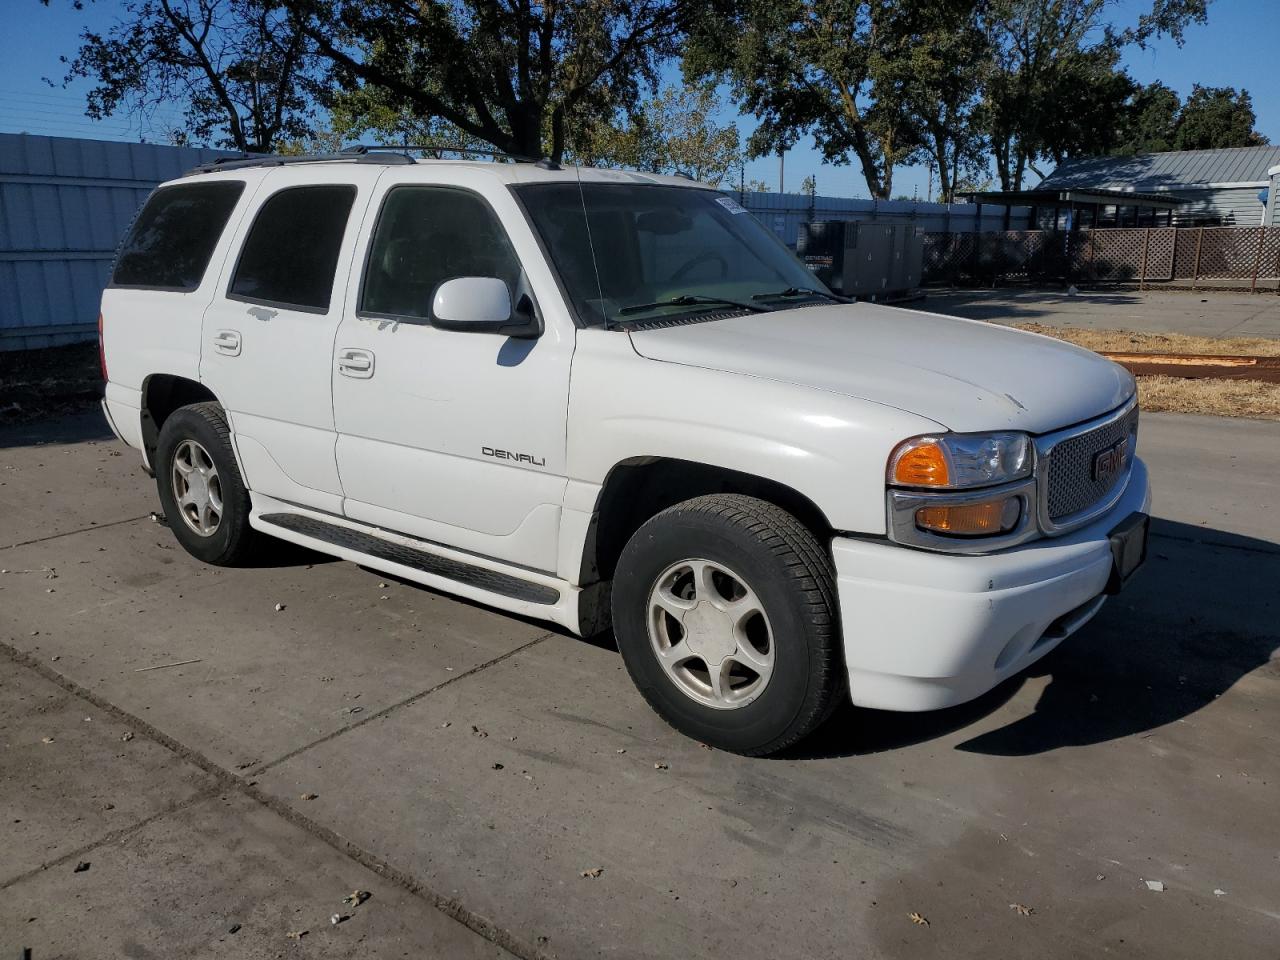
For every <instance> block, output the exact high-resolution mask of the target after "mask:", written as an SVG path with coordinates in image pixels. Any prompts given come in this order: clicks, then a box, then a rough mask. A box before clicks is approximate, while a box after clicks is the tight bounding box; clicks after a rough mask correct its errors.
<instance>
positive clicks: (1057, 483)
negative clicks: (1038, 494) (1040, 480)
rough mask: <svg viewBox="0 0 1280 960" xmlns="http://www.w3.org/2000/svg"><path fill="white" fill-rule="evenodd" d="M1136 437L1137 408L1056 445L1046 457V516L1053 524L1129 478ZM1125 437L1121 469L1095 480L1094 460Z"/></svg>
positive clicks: (1103, 495)
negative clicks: (1125, 449)
mask: <svg viewBox="0 0 1280 960" xmlns="http://www.w3.org/2000/svg"><path fill="white" fill-rule="evenodd" d="M1137 435H1138V408H1137V407H1136V406H1135V407H1134V408H1133V410H1131V411H1130V412H1129V413H1128V414H1127V415H1126V416H1124V417H1122V418H1121V419H1119V420H1115V421H1113V422H1111V423H1107V424H1103V425H1102V426H1100V427H1098V428H1096V429H1094V430H1088V431H1086V432H1084V433H1080V434H1077V435H1076V436H1074V437H1068V438H1066V439H1065V440H1062V441H1060V442H1059V443H1057V444H1056V445H1055V446H1054V447H1053V448H1052V449H1051V450H1050V451H1049V454H1048V467H1047V470H1048V483H1047V485H1046V486H1047V493H1048V514H1049V519H1050V520H1052V521H1054V522H1055V523H1056V522H1057V521H1059V520H1062V519H1064V518H1066V517H1071V516H1074V515H1075V514H1077V513H1080V512H1081V511H1083V510H1088V509H1089V508H1090V507H1091V506H1093V505H1094V504H1095V503H1097V502H1098V501H1099V500H1101V499H1102V498H1103V497H1105V496H1106V495H1107V494H1108V493H1109V492H1110V491H1111V490H1113V489H1114V488H1115V486H1116V484H1118V483H1123V482H1124V480H1125V478H1126V477H1128V476H1129V467H1130V465H1131V464H1132V462H1133V456H1134V453H1135V449H1134V448H1135V447H1136V445H1137ZM1125 437H1129V448H1128V451H1127V454H1126V457H1125V462H1124V464H1123V466H1122V468H1121V469H1120V470H1118V471H1116V473H1115V475H1114V476H1111V477H1106V478H1104V479H1101V480H1099V479H1095V478H1094V476H1093V464H1094V458H1095V457H1097V455H1098V454H1100V453H1102V452H1103V451H1104V450H1109V449H1111V448H1112V447H1114V446H1115V445H1116V444H1117V443H1119V442H1120V441H1121V440H1123V439H1124V438H1125Z"/></svg>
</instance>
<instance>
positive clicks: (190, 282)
mask: <svg viewBox="0 0 1280 960" xmlns="http://www.w3.org/2000/svg"><path fill="white" fill-rule="evenodd" d="M243 192H244V182H243V181H240V180H223V181H221V182H216V183H192V184H183V185H182V186H177V187H165V188H163V189H161V190H157V191H156V192H155V193H153V194H151V197H150V199H148V200H147V203H146V205H145V206H144V207H143V208H142V211H141V212H140V213H139V214H138V217H137V219H136V220H134V221H133V227H132V228H131V229H130V230H129V235H128V236H127V237H125V240H124V243H123V244H122V245H121V247H120V256H119V257H117V258H116V268H115V272H114V273H113V274H112V275H111V285H112V286H114V287H151V288H158V289H162V290H184V291H189V290H194V289H195V288H196V287H198V286H200V281H201V279H202V278H203V277H204V271H205V268H207V267H208V266H209V258H210V257H212V256H213V248H214V247H215V246H217V244H218V238H219V237H221V236H222V230H223V228H224V227H226V225H227V220H228V219H230V217H231V211H232V210H233V209H235V205H236V201H237V200H239V199H240V194H241V193H243Z"/></svg>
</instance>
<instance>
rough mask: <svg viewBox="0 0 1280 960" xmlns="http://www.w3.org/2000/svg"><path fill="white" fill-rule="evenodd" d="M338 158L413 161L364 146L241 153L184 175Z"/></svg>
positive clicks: (378, 161)
mask: <svg viewBox="0 0 1280 960" xmlns="http://www.w3.org/2000/svg"><path fill="white" fill-rule="evenodd" d="M340 160H342V161H346V162H348V163H377V164H384V165H387V166H393V165H395V166H398V165H400V164H404V163H413V158H412V157H408V156H400V155H398V154H394V153H393V154H382V153H376V154H375V153H371V152H370V151H369V150H368V149H367V148H365V147H358V148H351V149H345V150H342V151H339V152H337V153H303V154H298V155H297V156H291V157H282V156H278V155H276V154H261V155H258V156H254V155H252V154H248V153H242V154H240V155H239V156H236V157H219V158H218V159H217V160H214V161H212V162H210V163H202V164H201V165H200V166H198V167H193V168H192V169H190V170H188V171H187V173H186V174H185V175H186V176H191V175H192V174H196V173H212V172H214V171H215V170H240V169H243V168H245V167H282V166H284V165H286V164H290V163H326V162H336V161H340Z"/></svg>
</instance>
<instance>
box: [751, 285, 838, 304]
mask: <svg viewBox="0 0 1280 960" xmlns="http://www.w3.org/2000/svg"><path fill="white" fill-rule="evenodd" d="M809 294H812V295H813V296H815V297H824V298H825V299H827V300H832V301H834V302H836V303H853V300H851V299H850V298H849V297H841V296H837V295H836V294H834V293H828V292H827V291H825V290H814V289H813V288H812V287H787V289H785V290H778V291H776V292H774V293H757V294H756V295H755V296H753V297H752V298H751V299H752V300H782V299H785V298H786V297H798V296H801V295H806V296H807V295H809Z"/></svg>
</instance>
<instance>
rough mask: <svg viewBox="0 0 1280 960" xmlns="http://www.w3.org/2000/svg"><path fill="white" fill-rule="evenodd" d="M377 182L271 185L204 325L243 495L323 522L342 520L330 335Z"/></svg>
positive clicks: (283, 175)
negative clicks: (311, 512) (307, 512)
mask: <svg viewBox="0 0 1280 960" xmlns="http://www.w3.org/2000/svg"><path fill="white" fill-rule="evenodd" d="M381 172H382V171H381V169H376V168H370V167H364V166H357V165H355V164H340V165H339V164H333V165H326V164H316V165H314V166H308V167H306V168H302V169H300V168H297V167H294V168H289V169H286V170H280V171H277V172H275V173H272V174H269V175H268V177H267V179H266V182H265V183H264V184H263V185H262V187H261V188H260V189H259V191H258V194H257V196H256V197H255V208H254V210H253V211H252V212H251V214H250V216H249V217H248V218H246V223H247V226H246V227H245V228H244V229H243V230H242V237H243V239H242V241H241V243H240V244H239V245H238V248H235V249H233V250H232V251H231V255H230V256H228V258H227V260H226V263H225V266H224V268H223V274H222V278H221V282H220V284H219V287H218V289H217V292H216V294H215V296H214V299H213V302H212V303H211V304H210V305H209V308H208V309H207V310H206V312H205V316H204V324H203V335H202V352H201V363H200V373H201V377H202V379H203V380H204V381H205V383H207V384H208V386H209V388H210V389H211V390H212V391H213V392H214V394H215V395H216V396H217V397H218V398H219V399H220V400H221V401H222V403H223V405H224V406H225V407H226V410H227V413H228V415H229V419H230V421H231V427H232V430H233V431H234V433H235V438H236V449H237V451H238V453H239V455H240V462H241V466H242V467H243V469H244V472H245V480H246V482H247V483H248V486H249V487H250V489H252V490H255V491H257V492H259V493H263V494H266V495H268V496H272V497H276V498H278V499H281V500H286V501H289V502H292V503H297V504H301V505H303V506H309V507H314V508H316V509H320V510H326V511H328V512H331V513H340V512H341V509H342V488H341V486H340V485H339V482H338V471H337V466H336V464H335V462H334V445H335V439H336V435H335V433H334V425H333V401H332V394H331V379H332V378H331V372H330V371H331V362H332V356H333V341H334V334H335V332H336V330H337V326H338V322H339V320H340V319H341V316H342V310H343V297H344V294H345V291H346V274H347V271H348V269H349V268H350V263H351V254H352V250H353V249H354V246H355V238H356V234H357V233H358V230H359V226H360V222H361V218H362V217H363V214H364V211H365V207H366V206H367V205H368V201H369V197H370V195H371V193H372V190H373V187H374V185H375V184H376V182H377V179H378V176H379V175H380V173H381ZM337 277H340V278H341V280H338V279H336V278H337Z"/></svg>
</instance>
